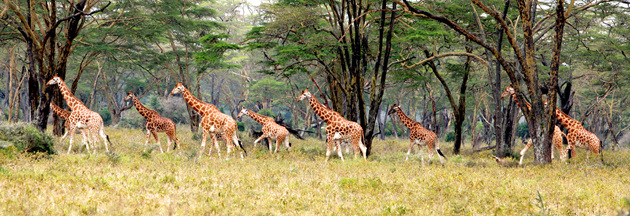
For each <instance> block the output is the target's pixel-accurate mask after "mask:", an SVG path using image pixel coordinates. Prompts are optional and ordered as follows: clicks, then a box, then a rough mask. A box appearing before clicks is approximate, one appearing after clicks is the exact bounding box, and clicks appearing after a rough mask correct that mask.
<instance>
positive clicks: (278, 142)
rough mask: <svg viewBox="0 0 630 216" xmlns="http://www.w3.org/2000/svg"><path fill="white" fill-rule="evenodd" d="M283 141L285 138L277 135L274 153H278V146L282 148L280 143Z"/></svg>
mask: <svg viewBox="0 0 630 216" xmlns="http://www.w3.org/2000/svg"><path fill="white" fill-rule="evenodd" d="M282 142H283V140H281V139H280V138H279V137H276V151H274V152H273V153H274V154H276V153H278V148H280V143H282Z"/></svg>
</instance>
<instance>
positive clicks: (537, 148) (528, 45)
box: [400, 0, 592, 163]
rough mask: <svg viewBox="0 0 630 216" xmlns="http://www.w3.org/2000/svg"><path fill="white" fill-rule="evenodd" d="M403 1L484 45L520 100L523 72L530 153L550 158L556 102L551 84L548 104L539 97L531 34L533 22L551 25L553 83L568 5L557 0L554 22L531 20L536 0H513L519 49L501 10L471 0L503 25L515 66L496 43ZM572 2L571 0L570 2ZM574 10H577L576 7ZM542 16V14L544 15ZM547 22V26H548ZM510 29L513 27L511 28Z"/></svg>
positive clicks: (419, 13)
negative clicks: (520, 38) (529, 104)
mask: <svg viewBox="0 0 630 216" xmlns="http://www.w3.org/2000/svg"><path fill="white" fill-rule="evenodd" d="M403 1H404V3H400V4H401V5H403V6H404V7H405V11H407V12H408V13H411V14H414V15H416V16H419V17H423V18H429V19H432V20H435V21H438V22H440V23H443V24H445V25H447V26H448V27H449V28H451V29H453V30H455V31H456V32H458V33H459V34H462V35H464V36H465V37H466V38H468V39H469V40H471V41H473V42H475V43H477V44H479V45H481V46H482V47H484V48H485V49H487V50H488V51H489V52H490V53H492V55H493V56H494V58H496V60H497V61H498V62H499V63H500V64H501V66H502V67H503V69H504V70H505V71H506V72H507V74H508V77H509V78H510V82H511V83H512V86H515V90H516V97H517V98H518V99H519V100H521V101H523V99H524V95H523V94H522V92H521V90H520V85H519V78H518V77H517V75H518V73H517V72H518V69H520V72H521V73H522V74H523V78H522V79H523V80H524V82H525V85H526V86H527V90H528V91H527V93H528V94H527V96H529V99H530V101H531V102H532V110H531V111H529V110H527V108H526V107H523V106H521V107H520V108H521V111H523V113H524V114H525V117H526V120H527V122H528V127H529V130H530V134H531V135H532V141H533V142H534V154H535V159H536V161H537V162H538V163H549V162H551V154H550V149H551V137H552V135H553V130H554V129H553V128H554V125H555V103H556V89H555V88H551V89H550V91H549V94H548V95H549V97H550V100H549V104H550V106H549V108H547V109H545V107H544V106H543V98H542V91H541V88H540V86H541V85H542V82H541V81H540V80H539V73H540V72H539V71H538V70H537V64H536V61H535V56H536V49H535V48H536V38H535V35H534V33H535V28H537V27H540V26H538V25H536V26H535V24H539V25H541V26H545V28H547V27H548V28H553V29H555V35H554V40H553V49H552V50H553V51H552V52H553V54H552V60H551V66H550V67H549V72H548V74H549V79H548V81H547V83H546V85H547V86H552V87H555V86H556V85H557V82H558V69H559V65H560V52H561V48H562V36H563V31H564V25H565V23H566V16H568V15H571V13H572V12H573V11H571V9H569V11H568V13H566V14H565V9H564V7H565V6H564V1H557V3H556V6H555V9H556V12H555V13H553V14H550V15H547V18H550V17H555V18H556V21H555V23H550V22H539V23H536V21H535V19H534V18H535V17H536V16H535V12H536V9H537V8H536V7H535V5H536V3H535V2H533V1H529V0H517V5H518V11H519V15H520V20H521V25H520V30H521V32H522V34H523V49H522V50H521V48H520V46H519V45H518V44H517V42H516V38H515V35H513V33H512V32H511V31H510V29H509V27H508V25H507V22H506V21H505V19H503V18H502V17H501V14H500V13H499V12H497V11H495V10H492V9H490V8H489V7H487V6H486V5H484V4H483V3H481V2H480V1H478V0H471V2H472V3H473V4H475V5H476V6H477V7H479V8H480V9H482V10H483V11H484V12H485V13H487V14H489V15H490V16H491V17H492V18H493V19H494V20H495V21H496V23H497V24H499V25H501V26H503V31H504V32H505V35H506V36H507V39H508V42H509V44H510V45H511V47H512V50H513V52H514V53H515V55H516V61H517V63H518V67H516V66H515V65H512V64H509V63H508V61H507V59H506V55H504V54H502V53H500V52H499V51H498V49H497V48H496V47H497V45H495V44H493V43H491V42H488V41H487V40H484V39H482V38H480V37H478V36H476V35H474V34H473V33H471V31H469V30H466V29H464V28H463V27H461V26H460V25H458V24H457V23H455V22H453V21H452V20H450V19H448V18H446V17H443V16H439V15H435V14H433V13H431V12H428V11H425V10H423V9H421V8H418V7H415V6H412V5H411V4H410V3H409V2H408V1H407V0H403ZM573 3H574V2H573ZM590 6H592V5H587V6H582V7H584V8H587V7H590ZM572 7H573V5H569V8H572ZM576 11H577V10H576ZM573 13H575V12H573ZM544 20H546V18H545V19H544ZM549 26H551V27H549ZM512 30H514V29H512Z"/></svg>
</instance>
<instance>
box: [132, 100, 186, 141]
mask: <svg viewBox="0 0 630 216" xmlns="http://www.w3.org/2000/svg"><path fill="white" fill-rule="evenodd" d="M129 100H132V101H133V105H134V106H136V110H138V112H139V113H140V115H142V116H143V117H144V118H145V119H146V123H145V124H144V127H145V128H146V129H147V140H146V141H145V142H144V145H147V144H149V141H150V140H151V135H153V138H155V141H156V142H157V144H158V146H160V152H162V153H164V150H163V149H162V145H161V144H160V139H159V138H158V135H157V133H158V132H164V133H166V136H167V139H166V140H167V142H168V145H167V147H166V151H169V150H170V149H171V142H174V143H175V145H174V146H173V150H175V149H176V148H177V146H178V145H179V139H177V136H176V131H177V126H176V125H175V122H173V120H171V119H169V118H165V117H162V116H160V114H158V113H157V112H156V111H155V110H152V109H149V108H146V107H144V106H143V105H142V103H140V100H139V99H138V97H136V96H135V95H134V94H133V91H130V92H129V94H127V96H126V97H125V101H129Z"/></svg>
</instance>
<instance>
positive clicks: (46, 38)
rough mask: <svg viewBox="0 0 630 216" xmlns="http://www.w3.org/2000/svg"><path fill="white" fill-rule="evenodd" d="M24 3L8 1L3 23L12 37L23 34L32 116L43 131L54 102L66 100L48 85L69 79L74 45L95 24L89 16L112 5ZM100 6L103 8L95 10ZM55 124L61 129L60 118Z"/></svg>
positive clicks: (94, 2)
mask: <svg viewBox="0 0 630 216" xmlns="http://www.w3.org/2000/svg"><path fill="white" fill-rule="evenodd" d="M23 3H24V2H18V1H10V0H7V1H4V3H3V4H2V6H3V7H2V8H4V10H3V12H2V14H1V15H2V19H1V20H0V22H1V23H2V24H3V25H5V26H7V27H9V28H10V30H8V31H9V34H16V35H20V40H22V41H23V42H25V43H26V45H27V51H26V56H28V62H29V67H28V73H29V79H28V87H29V99H30V101H29V102H30V107H31V116H33V117H34V119H33V120H34V121H35V122H34V124H35V125H36V126H37V128H38V129H40V130H42V131H43V130H45V129H46V127H47V120H48V114H49V112H50V107H49V106H50V101H51V100H52V99H55V101H56V103H57V104H61V101H62V98H61V97H60V93H59V90H58V89H57V88H48V87H47V86H46V84H45V83H46V82H47V81H48V80H49V79H51V78H52V77H53V76H55V75H58V76H59V77H61V78H64V79H65V76H66V65H67V61H68V57H69V56H70V54H71V53H72V51H73V48H74V45H73V42H74V41H75V39H76V38H77V36H79V32H81V31H82V30H83V29H85V28H86V26H89V25H91V24H93V23H92V22H89V21H88V19H87V17H88V16H90V15H93V14H95V13H98V12H102V11H103V10H104V9H105V8H107V7H108V6H109V4H110V3H108V4H106V5H104V6H103V4H102V3H101V4H98V3H99V1H98V0H81V1H79V2H76V4H75V3H74V2H73V3H70V2H62V3H60V4H59V3H58V2H57V1H56V0H47V1H37V0H28V1H26V2H25V4H23ZM58 4H59V5H58ZM97 4H98V5H101V6H102V7H101V8H98V9H94V7H96V6H97ZM93 9H94V10H93ZM5 11H6V13H5ZM5 14H6V16H5ZM58 15H59V17H63V18H58ZM57 48H58V49H57ZM55 125H59V126H58V127H57V128H59V127H60V125H61V122H60V121H59V119H58V118H57V117H55Z"/></svg>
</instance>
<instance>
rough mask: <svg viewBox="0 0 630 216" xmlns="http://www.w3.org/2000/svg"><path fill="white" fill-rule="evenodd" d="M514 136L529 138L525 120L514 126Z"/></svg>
mask: <svg viewBox="0 0 630 216" xmlns="http://www.w3.org/2000/svg"><path fill="white" fill-rule="evenodd" d="M516 136H518V137H520V138H521V139H527V138H529V127H527V122H523V123H519V124H518V125H517V126H516Z"/></svg>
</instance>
